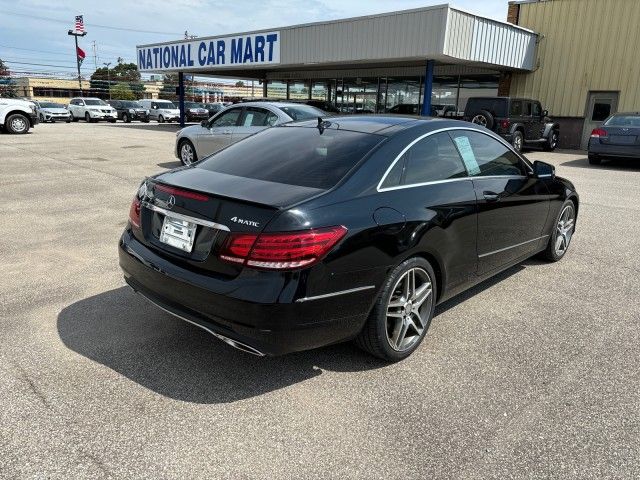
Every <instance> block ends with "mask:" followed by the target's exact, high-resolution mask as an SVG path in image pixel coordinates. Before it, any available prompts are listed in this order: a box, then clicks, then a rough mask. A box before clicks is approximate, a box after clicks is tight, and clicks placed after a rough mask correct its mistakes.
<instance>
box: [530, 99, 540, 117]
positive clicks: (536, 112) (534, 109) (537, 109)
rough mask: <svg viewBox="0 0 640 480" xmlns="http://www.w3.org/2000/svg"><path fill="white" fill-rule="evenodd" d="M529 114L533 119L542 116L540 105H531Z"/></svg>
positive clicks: (536, 103)
mask: <svg viewBox="0 0 640 480" xmlns="http://www.w3.org/2000/svg"><path fill="white" fill-rule="evenodd" d="M531 109H532V110H531V114H532V115H533V116H534V117H541V116H542V107H541V106H540V104H539V103H538V102H533V103H532V104H531Z"/></svg>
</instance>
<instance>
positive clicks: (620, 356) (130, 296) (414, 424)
mask: <svg viewBox="0 0 640 480" xmlns="http://www.w3.org/2000/svg"><path fill="white" fill-rule="evenodd" d="M174 130H175V126H159V125H157V124H149V125H142V124H130V125H123V124H116V125H108V124H84V123H78V124H68V125H67V124H54V125H39V126H38V127H36V128H35V129H34V130H33V131H32V133H30V134H28V135H23V136H11V135H6V134H2V135H0V205H1V207H0V212H1V217H0V218H1V222H2V223H1V225H2V235H0V264H1V265H2V280H1V288H0V477H2V478H106V477H123V478H203V477H207V478H233V479H235V478H241V479H244V478H247V479H248V478H269V479H280V478H305V479H307V478H388V479H392V478H393V479H396V478H398V479H400V478H456V479H477V478H499V479H504V478H598V479H600V478H638V477H639V476H640V395H639V393H638V392H639V391H640V355H639V353H638V348H639V345H640V295H638V285H639V283H640V266H639V264H638V252H640V222H639V220H640V163H633V162H616V163H614V164H603V165H602V166H599V167H594V166H589V165H588V163H587V160H586V158H585V155H583V154H581V153H579V152H578V153H576V152H573V153H554V154H545V153H539V152H538V153H530V154H528V156H529V157H530V158H532V159H544V160H546V161H550V162H552V163H553V164H554V165H556V167H557V172H558V174H559V175H562V176H566V177H568V178H569V179H571V180H572V181H573V182H574V183H575V185H576V186H577V188H578V190H579V193H580V195H581V201H582V204H581V208H580V213H579V218H578V230H577V233H576V235H575V236H574V239H573V243H572V246H571V249H570V251H569V253H568V254H567V256H566V257H565V258H564V259H563V260H562V261H561V262H560V263H557V264H553V265H550V264H545V263H540V262H538V261H536V260H530V261H527V262H525V263H524V264H522V265H519V266H517V267H514V268H512V269H510V270H508V271H506V272H505V273H503V274H501V275H500V276H499V277H498V278H496V279H494V280H491V281H489V282H487V283H484V284H482V285H481V286H479V287H476V288H474V289H473V290H472V291H470V292H468V293H465V294H463V295H462V296H461V297H458V298H456V299H453V300H451V301H449V302H447V303H445V304H444V305H441V306H440V307H439V308H438V310H437V316H436V318H435V319H434V321H433V324H432V327H431V329H430V331H429V334H428V336H427V338H426V340H425V341H424V343H423V344H422V346H421V347H420V349H419V350H418V351H417V352H415V353H414V355H413V356H411V357H410V358H409V359H407V360H406V361H404V362H401V363H398V364H394V365H387V364H383V363H380V362H378V361H377V360H375V359H373V358H371V357H369V356H368V355H366V354H365V353H362V352H360V351H359V350H357V349H356V348H355V347H354V346H352V345H350V344H345V345H337V346H332V347H328V348H324V349H320V350H316V351H311V352H305V353H299V354H294V355H289V356H286V357H280V358H256V357H253V356H249V355H247V354H244V353H241V352H239V351H236V350H233V349H232V348H230V347H228V346H227V345H225V344H223V343H222V342H220V341H218V340H216V339H214V338H213V337H210V336H209V335H208V334H207V333H206V332H204V331H202V330H199V329H197V328H195V327H193V326H191V325H189V324H185V323H183V322H181V321H180V320H177V319H174V318H173V317H171V316H169V315H168V314H165V313H163V312H162V311H160V310H159V309H157V308H156V307H154V306H152V305H150V304H148V303H147V302H146V301H145V300H144V299H142V298H141V297H139V296H136V295H135V294H134V293H132V292H131V291H130V290H129V289H128V288H125V284H124V281H123V279H122V276H121V273H120V269H119V267H118V261H117V249H116V246H117V241H118V238H119V236H120V234H121V232H122V229H123V227H124V225H125V223H126V219H127V215H128V209H129V205H130V201H131V198H132V196H133V194H134V192H135V190H136V188H137V187H138V185H139V182H140V180H141V179H142V178H143V177H144V176H145V175H149V174H153V173H155V172H158V171H161V170H163V169H167V168H173V167H176V166H178V162H177V161H176V159H175V157H174V156H173V152H172V148H173V142H174V138H175V136H174Z"/></svg>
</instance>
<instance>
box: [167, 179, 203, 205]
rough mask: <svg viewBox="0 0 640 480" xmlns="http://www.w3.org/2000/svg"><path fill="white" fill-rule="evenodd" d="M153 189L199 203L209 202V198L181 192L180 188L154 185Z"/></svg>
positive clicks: (198, 194)
mask: <svg viewBox="0 0 640 480" xmlns="http://www.w3.org/2000/svg"><path fill="white" fill-rule="evenodd" d="M155 189H156V190H160V191H161V192H165V193H168V194H170V195H177V196H179V197H184V198H189V199H191V200H198V201H200V202H206V201H207V200H209V197H208V196H206V195H203V194H202V193H196V192H190V191H189V190H182V189H181V188H176V187H170V186H169V185H162V184H161V183H156V185H155Z"/></svg>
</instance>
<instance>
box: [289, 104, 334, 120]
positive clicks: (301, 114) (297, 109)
mask: <svg viewBox="0 0 640 480" xmlns="http://www.w3.org/2000/svg"><path fill="white" fill-rule="evenodd" d="M278 108H279V109H280V110H282V111H283V112H284V113H286V114H287V115H289V116H290V117H291V118H292V119H293V120H294V121H295V122H300V121H302V120H313V119H314V118H318V117H325V116H326V115H327V113H326V112H323V111H322V110H320V109H319V108H316V107H312V106H310V105H296V106H282V107H278Z"/></svg>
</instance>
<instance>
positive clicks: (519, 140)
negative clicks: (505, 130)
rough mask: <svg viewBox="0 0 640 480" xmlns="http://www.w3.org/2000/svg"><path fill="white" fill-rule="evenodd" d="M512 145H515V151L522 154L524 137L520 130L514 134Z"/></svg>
mask: <svg viewBox="0 0 640 480" xmlns="http://www.w3.org/2000/svg"><path fill="white" fill-rule="evenodd" d="M511 145H513V149H514V150H515V151H516V152H521V151H522V148H523V147H524V135H523V134H522V132H521V131H520V130H516V131H515V132H513V136H512V137H511Z"/></svg>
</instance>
